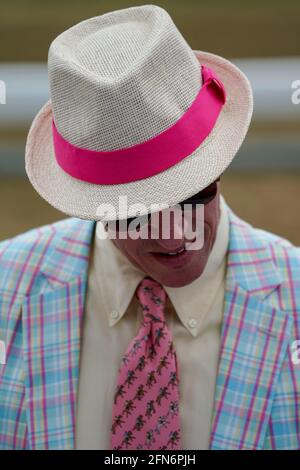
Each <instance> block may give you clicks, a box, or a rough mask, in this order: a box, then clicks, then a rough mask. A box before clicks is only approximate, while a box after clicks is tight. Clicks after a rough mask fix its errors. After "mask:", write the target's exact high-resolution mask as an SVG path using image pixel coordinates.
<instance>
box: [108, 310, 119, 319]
mask: <svg viewBox="0 0 300 470" xmlns="http://www.w3.org/2000/svg"><path fill="white" fill-rule="evenodd" d="M110 318H112V319H113V320H116V319H117V318H119V312H118V310H112V311H111V312H110Z"/></svg>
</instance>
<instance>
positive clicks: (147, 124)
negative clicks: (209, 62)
mask: <svg viewBox="0 0 300 470" xmlns="http://www.w3.org/2000/svg"><path fill="white" fill-rule="evenodd" d="M199 65H200V64H199V61H198V59H197V58H196V56H195V54H194V52H193V50H192V49H191V48H190V46H189V45H188V44H187V42H186V41H185V39H184V38H183V36H182V35H181V33H180V31H179V30H178V29H177V27H176V25H175V24H174V22H173V20H172V18H171V17H170V15H169V14H168V13H167V12H166V11H165V10H164V9H163V8H161V7H159V6H156V5H143V6H138V7H131V8H126V9H123V10H117V11H113V12H109V13H106V14H104V15H101V16H97V17H94V18H91V19H88V20H85V21H82V22H81V23H78V24H77V25H75V26H73V27H71V28H70V29H68V30H67V31H65V32H63V33H62V34H60V35H59V36H58V37H57V38H56V39H54V41H53V42H52V44H51V46H50V49H49V56H48V71H49V81H50V91H51V102H52V108H53V115H54V120H55V124H56V127H57V129H58V131H59V132H60V133H61V135H62V136H63V137H64V138H65V139H66V140H68V141H69V142H71V143H72V144H73V145H76V146H78V147H81V148H87V149H90V150H99V151H111V150H117V149H121V148H127V147H130V146H133V145H136V144H139V143H142V142H145V141H147V140H149V139H151V138H153V137H155V136H156V135H158V134H160V133H161V132H163V131H164V130H166V129H168V128H169V127H171V126H172V125H173V124H174V123H175V122H177V121H178V119H180V117H181V116H182V115H183V114H184V113H185V112H186V110H187V109H188V108H189V107H190V106H191V104H192V102H193V100H194V99H195V97H196V96H197V94H198V92H199V89H200V88H201V85H202V77H201V73H200V68H199Z"/></svg>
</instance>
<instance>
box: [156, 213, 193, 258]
mask: <svg viewBox="0 0 300 470" xmlns="http://www.w3.org/2000/svg"><path fill="white" fill-rule="evenodd" d="M189 223H190V221H189V218H188V217H185V216H184V213H183V212H182V211H181V209H180V208H175V209H174V208H170V209H165V210H164V211H161V212H159V213H156V214H155V215H153V216H152V217H151V233H152V236H153V235H155V237H154V238H155V239H156V240H157V242H158V243H159V245H160V246H161V247H162V248H163V250H164V251H176V250H178V249H180V248H182V246H183V244H184V242H185V241H186V240H185V232H186V231H187V230H188V228H189Z"/></svg>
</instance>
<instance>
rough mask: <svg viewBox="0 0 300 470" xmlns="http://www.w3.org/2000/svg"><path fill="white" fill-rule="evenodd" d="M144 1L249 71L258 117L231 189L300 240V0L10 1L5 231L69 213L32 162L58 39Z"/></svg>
mask: <svg viewBox="0 0 300 470" xmlns="http://www.w3.org/2000/svg"><path fill="white" fill-rule="evenodd" d="M143 3H155V4H157V5H160V6H161V7H163V8H165V9H166V10H167V11H168V12H169V13H170V15H171V16H172V18H173V20H174V22H175V24H176V25H177V27H178V28H179V30H180V31H181V33H182V34H183V36H184V37H185V38H186V40H187V41H188V43H189V44H190V45H191V47H192V48H193V49H195V50H196V49H198V50H204V51H209V52H214V53H216V54H219V55H222V56H224V57H226V58H227V59H229V60H232V61H233V62H234V63H235V64H237V65H238V66H239V67H240V68H241V69H242V70H243V71H244V72H245V73H246V74H247V76H248V78H249V80H250V82H251V84H252V87H253V91H254V116H253V120H252V124H251V127H250V129H249V133H248V136H247V138H246V140H245V142H244V143H243V145H242V147H241V149H240V151H239V153H238V155H237V156H236V158H235V159H234V162H233V164H232V165H231V166H230V168H229V169H228V170H227V171H226V173H225V174H224V176H223V178H222V193H223V195H224V197H225V199H226V201H227V203H228V204H229V205H230V206H231V208H232V209H233V210H234V212H235V213H236V214H237V215H238V216H240V217H242V218H244V219H245V220H247V221H248V222H250V223H251V224H252V225H254V226H258V227H260V228H263V229H265V230H269V231H271V232H275V233H278V234H279V235H281V236H283V237H285V238H287V239H289V240H290V241H292V242H293V243H294V244H296V245H300V210H299V207H300V132H299V131H300V103H299V104H296V103H293V102H292V94H293V93H295V89H293V88H292V87H293V84H294V86H295V85H296V86H298V87H300V82H299V81H300V2H299V0H285V1H279V0H270V1H261V0H260V1H259V0H251V1H250V0H243V1H241V0H184V1H183V0H172V1H161V2H135V1H128V2H125V1H122V2H120V1H114V0H110V1H100V0H85V1H79V0H51V1H50V0H43V2H41V1H38V0H9V1H8V0H2V2H1V9H0V201H1V203H0V204H1V205H0V218H1V223H0V240H3V239H6V238H10V237H12V236H14V235H17V234H18V233H21V232H23V231H25V230H28V229H30V228H33V227H36V226H39V225H44V224H47V223H50V222H53V221H56V220H59V219H62V218H65V217H67V216H66V215H65V214H63V213H61V212H58V211H56V210H55V209H53V208H52V207H51V206H49V205H48V204H47V203H46V202H45V201H44V200H43V199H42V198H41V197H40V196H39V195H38V194H37V193H36V192H35V190H34V189H33V188H32V187H31V185H30V183H29V180H28V179H27V178H26V174H25V167H24V146H25V140H26V134H27V132H28V128H29V126H30V123H31V121H32V119H33V117H34V115H35V114H36V113H37V112H38V110H39V109H40V107H41V106H42V105H43V104H44V102H45V101H47V99H48V97H49V89H48V81H47V53H48V48H49V45H50V42H51V41H52V40H53V39H54V38H55V37H56V36H57V35H58V34H59V33H60V32H62V31H64V30H65V29H67V28H68V27H70V26H72V25H73V24H75V23H77V22H79V21H82V20H83V19H86V18H89V17H92V16H97V15H101V14H103V13H105V12H108V11H111V10H116V9H119V8H126V7H129V6H135V5H142V4H143ZM297 80H298V85H297V83H296V81H297ZM298 97H299V98H300V93H298ZM298 101H299V99H298Z"/></svg>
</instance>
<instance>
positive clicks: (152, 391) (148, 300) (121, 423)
mask: <svg viewBox="0 0 300 470" xmlns="http://www.w3.org/2000/svg"><path fill="white" fill-rule="evenodd" d="M136 295H137V297H138V299H139V301H140V303H141V305H142V308H143V322H142V324H141V326H140V328H139V331H138V334H137V335H136V337H135V338H134V339H133V340H132V341H131V343H130V344H129V346H128V348H127V350H126V353H125V354H124V356H123V358H122V361H121V366H120V368H119V373H118V379H117V387H116V392H115V396H114V404H113V413H112V427H111V448H112V449H114V450H120V449H125V450H138V449H144V450H150V449H155V450H166V449H171V450H172V449H181V442H180V421H179V387H178V386H179V380H178V369H177V360H176V352H175V350H174V346H173V341H172V335H171V331H170V330H169V328H168V326H167V324H166V321H165V316H164V307H165V303H166V298H167V294H166V292H165V290H164V289H163V287H162V286H161V285H160V284H158V283H157V282H156V281H154V280H153V279H151V278H144V279H143V281H142V282H141V283H140V285H139V286H138V288H137V291H136Z"/></svg>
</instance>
